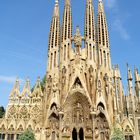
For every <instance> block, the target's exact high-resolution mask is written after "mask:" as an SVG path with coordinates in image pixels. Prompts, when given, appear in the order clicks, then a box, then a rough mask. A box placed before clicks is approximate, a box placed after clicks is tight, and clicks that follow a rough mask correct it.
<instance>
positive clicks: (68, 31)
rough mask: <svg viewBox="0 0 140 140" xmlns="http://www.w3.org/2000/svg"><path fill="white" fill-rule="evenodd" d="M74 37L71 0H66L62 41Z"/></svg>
mask: <svg viewBox="0 0 140 140" xmlns="http://www.w3.org/2000/svg"><path fill="white" fill-rule="evenodd" d="M71 37H72V12H71V5H70V0H65V7H64V12H63V23H62V41H64V40H67V39H71Z"/></svg>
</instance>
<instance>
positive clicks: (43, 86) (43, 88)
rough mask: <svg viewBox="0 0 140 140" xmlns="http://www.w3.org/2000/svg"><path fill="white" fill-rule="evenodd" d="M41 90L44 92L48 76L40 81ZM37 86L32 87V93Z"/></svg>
mask: <svg viewBox="0 0 140 140" xmlns="http://www.w3.org/2000/svg"><path fill="white" fill-rule="evenodd" d="M40 85H41V89H42V91H44V90H45V85H46V75H45V76H44V77H43V78H42V79H41V81H40ZM34 88H35V85H34V86H33V87H32V89H31V92H33V91H34Z"/></svg>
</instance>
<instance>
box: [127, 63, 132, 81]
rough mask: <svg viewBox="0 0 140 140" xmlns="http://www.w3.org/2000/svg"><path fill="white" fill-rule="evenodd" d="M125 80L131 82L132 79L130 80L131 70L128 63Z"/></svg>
mask: <svg viewBox="0 0 140 140" xmlns="http://www.w3.org/2000/svg"><path fill="white" fill-rule="evenodd" d="M127 79H128V80H132V79H133V78H132V73H131V70H130V68H129V65H128V63H127Z"/></svg>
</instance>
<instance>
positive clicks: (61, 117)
mask: <svg viewBox="0 0 140 140" xmlns="http://www.w3.org/2000/svg"><path fill="white" fill-rule="evenodd" d="M63 116H64V113H63V112H62V111H60V112H59V118H60V121H59V140H62V119H63Z"/></svg>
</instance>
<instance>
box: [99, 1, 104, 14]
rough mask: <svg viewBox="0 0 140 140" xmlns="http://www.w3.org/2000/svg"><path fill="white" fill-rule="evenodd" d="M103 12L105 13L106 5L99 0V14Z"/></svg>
mask: <svg viewBox="0 0 140 140" xmlns="http://www.w3.org/2000/svg"><path fill="white" fill-rule="evenodd" d="M100 12H103V13H104V4H103V0H99V4H98V13H100Z"/></svg>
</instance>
